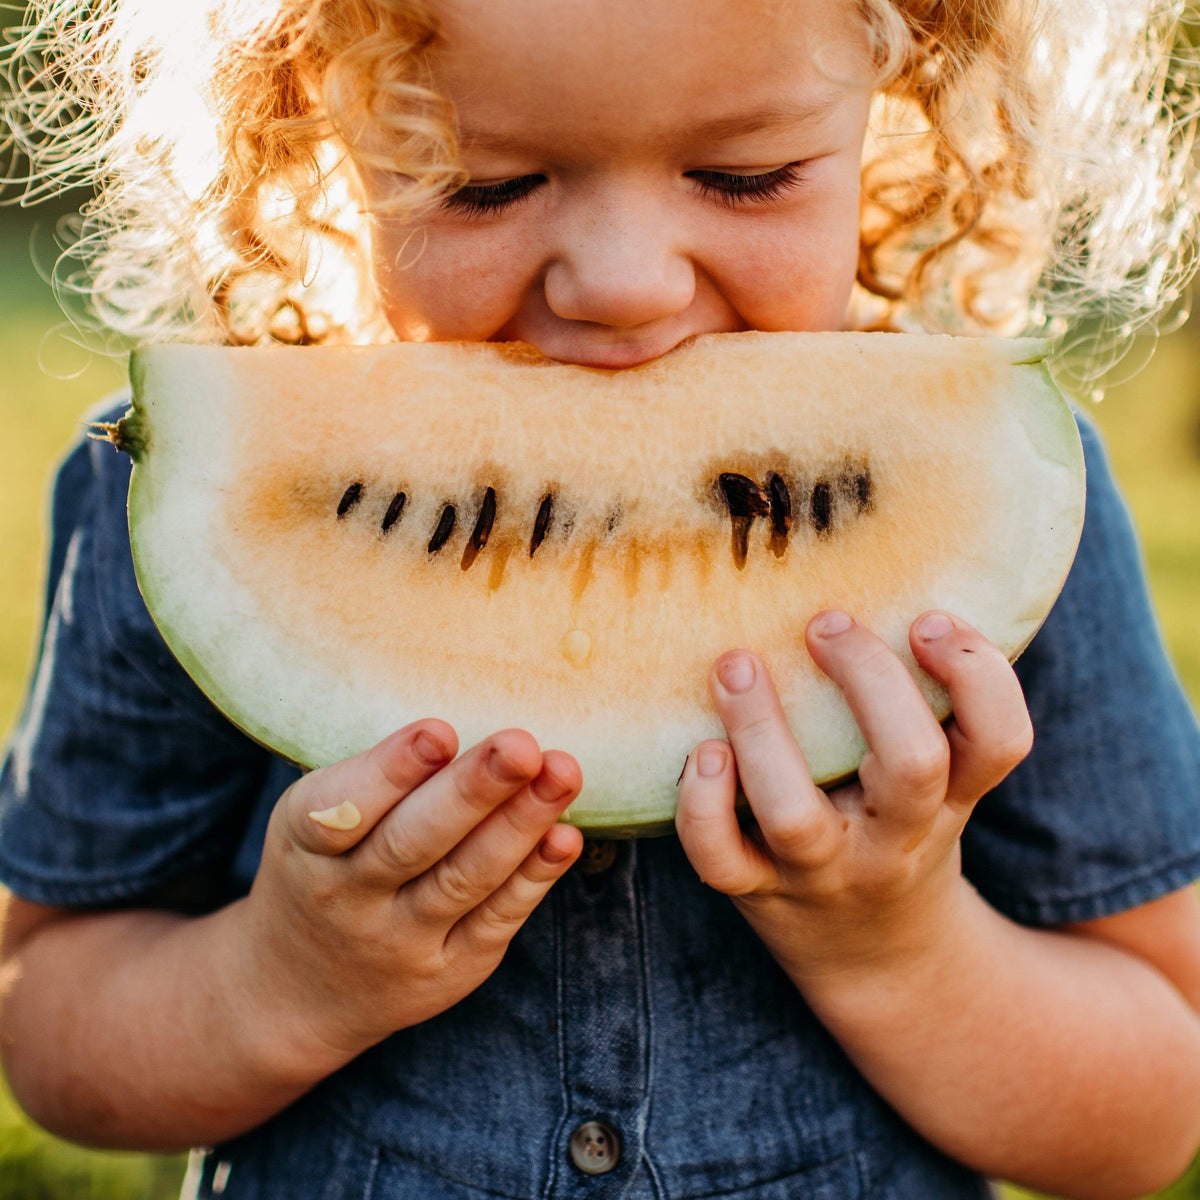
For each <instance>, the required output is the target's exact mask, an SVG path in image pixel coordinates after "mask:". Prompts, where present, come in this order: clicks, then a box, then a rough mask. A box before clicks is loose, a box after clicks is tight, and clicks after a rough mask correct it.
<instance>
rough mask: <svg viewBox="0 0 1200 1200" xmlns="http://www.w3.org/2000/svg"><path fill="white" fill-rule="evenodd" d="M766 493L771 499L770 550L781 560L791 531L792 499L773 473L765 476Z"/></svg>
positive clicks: (785, 487) (784, 485)
mask: <svg viewBox="0 0 1200 1200" xmlns="http://www.w3.org/2000/svg"><path fill="white" fill-rule="evenodd" d="M767 493H768V494H769V495H770V497H771V550H772V552H773V553H774V555H775V557H776V558H782V557H783V555H784V552H785V551H786V550H787V544H788V534H789V533H791V531H792V497H791V495H790V494H789V492H788V486H787V484H786V483H784V482H783V480H782V479H781V478H780V477H779V476H778V475H776V474H775V473H774V472H772V473H771V474H770V475H768V476H767Z"/></svg>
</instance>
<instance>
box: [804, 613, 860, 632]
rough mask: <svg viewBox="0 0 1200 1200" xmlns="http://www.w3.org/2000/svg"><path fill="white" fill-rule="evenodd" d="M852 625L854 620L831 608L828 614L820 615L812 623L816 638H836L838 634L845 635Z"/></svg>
mask: <svg viewBox="0 0 1200 1200" xmlns="http://www.w3.org/2000/svg"><path fill="white" fill-rule="evenodd" d="M853 624H854V618H853V617H851V616H850V614H849V613H844V612H842V611H841V609H837V608H831V609H830V610H829V611H828V612H824V613H822V614H821V615H820V616H819V617H818V618H817V619H816V620H815V621H814V622H813V632H814V633H815V634H816V635H817V637H823V638H828V637H837V635H838V634H839V633H845V632H846V630H847V629H849V628H850V626H851V625H853Z"/></svg>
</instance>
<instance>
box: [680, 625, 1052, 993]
mask: <svg viewBox="0 0 1200 1200" xmlns="http://www.w3.org/2000/svg"><path fill="white" fill-rule="evenodd" d="M848 621H849V618H847V617H846V616H845V615H844V614H839V613H830V612H827V613H822V614H819V615H818V616H817V617H815V618H814V619H813V620H812V621H811V622H810V623H809V626H808V630H807V634H806V637H807V643H808V648H809V652H810V653H811V654H812V656H813V659H814V660H815V661H816V663H817V665H818V666H819V667H820V668H821V669H822V670H823V671H824V672H825V673H826V674H827V675H828V676H829V677H830V678H831V679H832V680H833V681H834V682H835V683H836V684H837V685H838V686H839V687H840V688H841V689H842V692H843V693H844V694H845V697H846V700H847V703H848V704H849V706H850V709H851V711H852V712H853V714H854V717H855V719H856V720H857V722H858V725H859V728H860V729H861V730H862V732H863V735H864V736H865V738H866V740H867V745H868V751H867V755H866V757H865V758H864V759H863V762H862V765H861V767H860V768H859V773H858V779H857V780H856V781H855V782H853V783H850V784H848V785H846V786H843V787H839V788H837V789H835V790H833V791H830V792H829V793H828V794H826V793H825V792H823V791H821V790H820V789H819V788H817V787H816V786H815V785H814V784H813V782H812V777H811V775H810V774H809V771H808V766H807V764H806V763H805V761H804V758H803V755H802V754H801V752H800V748H799V746H798V745H797V744H796V740H795V738H794V737H793V736H792V734H791V731H790V730H789V728H788V726H787V723H786V721H785V719H784V715H783V710H782V708H781V707H780V703H779V698H778V695H777V694H776V691H775V688H774V685H773V684H772V682H771V679H770V676H769V675H768V673H767V671H766V668H765V667H764V665H763V663H762V661H761V659H758V658H757V657H755V656H754V655H752V654H749V653H748V652H746V651H732V652H730V653H728V654H725V655H722V657H721V658H720V659H719V660H718V661H717V663H716V665H715V666H714V668H713V672H712V676H711V678H710V690H711V692H712V696H713V700H714V701H715V703H716V707H717V712H718V714H719V715H720V717H721V721H722V723H723V724H724V726H725V729H726V731H727V732H728V735H729V742H728V743H726V742H721V741H715V740H714V741H706V742H702V743H701V744H700V745H699V746H698V747H697V748H696V749H695V750H694V751H693V753H692V754H691V756H690V757H689V759H688V762H687V765H686V766H685V768H684V772H683V777H682V779H681V781H680V787H679V808H678V813H677V816H676V828H677V830H678V832H679V837H680V840H681V842H682V844H683V848H684V851H685V852H686V854H687V856H688V858H689V859H690V860H691V863H692V865H693V866H694V867H695V868H696V871H697V872H698V873H699V875H700V878H701V879H702V880H703V881H704V882H705V883H707V884H709V885H710V886H711V887H714V888H716V889H717V890H718V891H721V892H725V893H727V894H728V895H730V896H731V897H732V898H733V901H734V903H735V904H736V905H737V907H738V909H739V910H740V911H741V912H742V914H743V915H744V916H745V917H746V919H747V920H748V921H749V923H750V925H751V926H752V927H753V929H754V930H755V932H756V933H757V934H758V936H759V937H760V938H761V939H762V940H763V942H764V943H765V944H766V946H767V948H768V949H769V950H770V951H771V953H772V954H773V955H774V957H775V958H776V960H777V961H779V963H780V965H781V966H783V967H784V969H785V970H786V971H787V972H788V974H789V975H790V976H791V977H792V979H793V980H794V981H795V982H796V983H797V985H798V986H800V987H804V986H805V985H806V983H810V982H811V983H815V982H816V981H817V980H818V979H823V980H827V981H828V980H829V979H830V976H836V975H839V974H842V973H844V972H849V973H851V974H853V973H854V972H855V971H856V970H858V969H861V968H867V969H868V970H871V971H875V970H878V969H883V970H885V971H886V970H888V969H890V967H892V966H893V965H900V964H903V963H906V962H910V961H911V960H912V956H913V955H914V954H916V955H918V956H919V955H920V954H921V953H922V951H924V950H932V949H933V947H934V946H935V945H936V943H937V941H938V939H939V937H940V936H941V935H942V934H943V933H944V932H945V931H946V930H947V929H948V927H949V924H950V923H952V922H953V921H954V919H955V910H956V908H957V904H956V900H957V898H958V897H960V896H961V895H962V894H963V891H964V889H965V887H966V885H965V883H964V881H963V879H962V875H961V871H960V866H959V847H958V839H959V835H960V833H961V832H962V829H963V826H964V825H965V824H966V821H967V818H968V817H969V816H970V814H971V810H972V808H973V806H974V804H975V802H976V801H977V800H978V799H979V797H980V796H982V795H983V794H984V793H985V792H987V791H988V790H989V789H991V788H993V787H995V786H996V784H998V783H999V782H1000V781H1001V780H1002V779H1003V778H1004V777H1005V775H1007V774H1008V773H1009V771H1011V770H1012V769H1013V767H1015V766H1016V765H1017V763H1019V762H1020V761H1021V759H1023V758H1024V757H1025V755H1026V754H1028V752H1029V749H1030V746H1031V745H1032V740H1033V732H1032V727H1031V725H1030V721H1029V714H1028V711H1027V709H1026V707H1025V701H1024V697H1023V695H1022V692H1021V687H1020V684H1019V683H1018V682H1017V678H1016V676H1015V675H1014V673H1013V670H1012V668H1011V666H1010V665H1009V663H1008V661H1007V660H1006V659H1005V657H1004V655H1003V654H1001V653H1000V651H999V650H997V649H996V648H995V647H994V646H992V645H991V643H989V642H988V641H987V640H986V639H985V638H984V637H983V636H982V635H981V634H979V633H978V632H977V631H976V630H974V629H972V628H971V627H970V626H968V625H966V624H964V623H963V622H961V621H959V620H957V619H955V618H951V617H947V616H946V615H945V614H941V613H927V614H925V616H924V617H922V618H920V619H918V620H917V621H916V622H914V624H913V626H912V628H911V629H910V631H909V641H910V644H911V646H912V650H913V653H914V655H915V656H916V659H917V662H918V663H919V664H920V665H921V667H922V668H923V669H924V670H925V671H927V672H928V673H929V674H930V675H931V676H933V678H935V679H937V680H939V681H940V682H941V683H943V684H945V685H946V686H947V687H948V688H949V690H950V696H951V700H952V703H953V706H954V714H955V715H954V719H953V720H952V721H951V722H949V723H948V724H947V725H946V727H945V728H943V727H942V726H941V725H939V724H938V722H937V720H936V718H935V717H934V716H933V713H932V712H931V711H930V709H929V706H928V704H927V703H926V702H925V700H924V698H923V697H922V695H921V693H920V691H919V690H918V688H917V686H916V684H915V682H914V681H913V679H912V677H911V676H910V675H909V672H908V670H907V668H906V667H905V666H904V664H903V663H902V662H901V661H900V659H899V658H898V657H897V656H896V655H895V654H894V653H893V652H892V651H891V650H890V649H889V648H888V647H887V646H886V645H885V644H884V643H883V642H882V641H881V640H880V639H879V638H877V637H876V636H875V635H874V634H873V633H871V632H870V631H869V630H867V629H866V628H864V627H863V626H861V625H857V624H853V623H850V624H848V625H847V622H848ZM839 624H840V625H841V626H842V627H841V628H839ZM939 629H940V630H941V632H940V633H939ZM731 750H732V753H730V751H731ZM739 779H740V781H741V785H742V788H743V790H744V791H745V794H746V797H747V799H748V800H749V802H750V809H751V811H752V813H753V816H754V817H755V819H756V821H757V827H756V828H755V827H753V826H752V827H751V829H750V830H745V829H743V828H742V827H741V826H740V825H739V822H738V818H737V815H736V814H735V811H734V800H735V795H736V789H737V784H738V781H739Z"/></svg>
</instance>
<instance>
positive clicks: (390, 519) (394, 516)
mask: <svg viewBox="0 0 1200 1200" xmlns="http://www.w3.org/2000/svg"><path fill="white" fill-rule="evenodd" d="M407 499H408V497H407V496H406V495H405V494H404V493H403V492H397V493H396V494H395V495H394V496H393V497H392V502H391V504H389V505H388V506H387V512H385V513H384V514H383V521H382V522H381V523H380V526H379V528H380V529H382V530H383V532H384V533H387V531H388V530H389V529H391V527H392V526H393V525H395V523H396V522H397V521H398V520H400V514H401V513H402V512H403V511H404V503H405V501H406V500H407Z"/></svg>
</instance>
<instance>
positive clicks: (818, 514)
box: [811, 483, 833, 533]
mask: <svg viewBox="0 0 1200 1200" xmlns="http://www.w3.org/2000/svg"><path fill="white" fill-rule="evenodd" d="M811 513H812V524H813V528H814V529H815V530H816V531H817V532H818V533H828V532H829V526H830V525H831V524H832V522H833V489H832V488H831V487H830V486H829V484H827V483H818V484H816V485H814V487H813V490H812V509H811Z"/></svg>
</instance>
